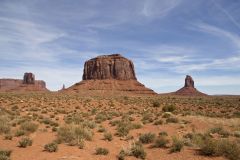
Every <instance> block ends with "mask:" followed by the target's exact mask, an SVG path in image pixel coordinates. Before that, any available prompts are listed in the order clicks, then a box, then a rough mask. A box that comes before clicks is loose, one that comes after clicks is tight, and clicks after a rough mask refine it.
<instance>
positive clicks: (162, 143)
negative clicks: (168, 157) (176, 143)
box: [153, 136, 169, 148]
mask: <svg viewBox="0 0 240 160" xmlns="http://www.w3.org/2000/svg"><path fill="white" fill-rule="evenodd" d="M168 143H169V140H168V139H167V138H166V137H165V136H161V137H159V138H157V139H156V140H155V142H154V145H153V147H155V148H165V147H166V146H167V144H168Z"/></svg>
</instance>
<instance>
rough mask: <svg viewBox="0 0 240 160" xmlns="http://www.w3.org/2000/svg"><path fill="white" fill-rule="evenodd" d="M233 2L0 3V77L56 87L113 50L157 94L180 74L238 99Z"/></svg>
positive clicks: (239, 26) (239, 33) (239, 13)
mask: <svg viewBox="0 0 240 160" xmlns="http://www.w3.org/2000/svg"><path fill="white" fill-rule="evenodd" d="M239 8H240V1H239V0H121V1H120V0H51V1H49V0H0V77H2V78H6V77H8V78H22V76H23V73H24V72H33V73H34V74H35V76H36V78H37V79H42V80H45V81H46V83H47V87H48V88H49V89H51V90H58V89H60V88H61V87H62V84H65V85H66V86H67V87H68V86H70V85H72V84H74V83H76V82H79V81H80V80H81V79H82V71H83V64H84V61H86V60H88V59H89V58H93V57H95V56H97V55H102V54H112V53H121V54H122V55H123V56H125V57H127V58H129V59H131V60H132V61H133V62H134V65H135V69H136V73H137V78H138V80H139V81H140V82H142V83H143V84H145V85H146V86H147V87H150V88H152V89H154V90H155V91H156V92H158V93H165V92H172V91H175V90H177V89H179V88H181V87H182V86H183V84H184V78H185V75H186V74H189V75H192V77H193V78H194V80H195V84H196V87H197V88H198V89H199V90H200V91H202V92H205V93H208V94H240V10H239Z"/></svg>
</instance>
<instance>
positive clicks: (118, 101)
mask: <svg viewBox="0 0 240 160" xmlns="http://www.w3.org/2000/svg"><path fill="white" fill-rule="evenodd" d="M0 100H1V101H0V137H1V138H0V144H1V146H0V159H1V160H2V159H3V160H9V159H18V160H21V159H22V160H23V159H31V158H32V157H33V154H40V155H41V158H39V157H35V158H36V159H42V158H44V157H46V158H47V157H48V156H49V154H51V155H52V156H53V159H58V158H61V157H66V156H67V157H70V156H71V155H74V156H77V155H79V156H80V157H81V155H82V154H84V155H87V156H89V157H93V159H95V158H96V157H98V156H99V157H101V156H103V157H105V158H106V157H109V158H110V159H120V160H121V159H122V160H123V159H128V157H135V158H137V159H159V158H162V157H165V158H166V159H174V158H176V156H178V157H182V158H180V159H184V156H185V155H186V154H187V155H188V157H190V158H191V159H195V158H196V157H198V158H203V159H216V160H218V159H229V160H238V159H239V155H240V151H239V148H240V147H239V146H240V139H239V138H240V136H239V135H240V134H239V133H240V119H239V118H240V117H239V113H238V112H239V110H240V101H239V97H237V96H236V97H234V96H232V97H218V96H216V97H214V96H213V97H180V96H150V97H147V96H123V97H122V96H115V97H112V96H101V97H99V96H94V95H93V96H89V97H88V96H82V95H81V94H79V95H76V94H72V95H71V94H69V95H65V94H52V93H33V94H27V93H25V94H14V93H1V94H0ZM24 150H32V151H33V153H32V154H23V153H24V152H25V151H24ZM20 153H21V154H22V155H24V156H20V157H19V154H20ZM31 155H32V157H31Z"/></svg>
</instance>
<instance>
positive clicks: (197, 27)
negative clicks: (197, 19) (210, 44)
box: [192, 23, 240, 49]
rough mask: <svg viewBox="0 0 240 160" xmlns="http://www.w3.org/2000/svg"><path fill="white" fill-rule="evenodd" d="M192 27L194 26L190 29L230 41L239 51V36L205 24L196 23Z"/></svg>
mask: <svg viewBox="0 0 240 160" xmlns="http://www.w3.org/2000/svg"><path fill="white" fill-rule="evenodd" d="M193 26H195V27H194V28H193V27H192V29H194V30H199V31H202V32H205V33H209V34H212V35H215V36H217V37H221V38H225V39H227V40H230V41H232V43H233V44H234V45H235V46H236V47H237V48H238V49H240V36H238V35H237V34H235V33H231V32H229V31H227V30H223V29H221V28H218V27H216V26H213V25H209V24H206V23H197V24H194V25H193Z"/></svg>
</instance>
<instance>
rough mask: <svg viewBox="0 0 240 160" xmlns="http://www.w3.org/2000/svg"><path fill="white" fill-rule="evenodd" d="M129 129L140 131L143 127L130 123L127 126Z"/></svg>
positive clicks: (139, 124)
mask: <svg viewBox="0 0 240 160" xmlns="http://www.w3.org/2000/svg"><path fill="white" fill-rule="evenodd" d="M129 127H130V129H140V128H142V127H143V125H142V124H141V123H130V124H129Z"/></svg>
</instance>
